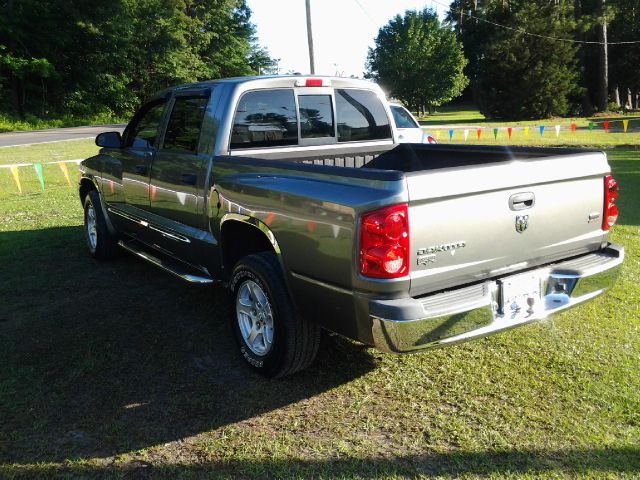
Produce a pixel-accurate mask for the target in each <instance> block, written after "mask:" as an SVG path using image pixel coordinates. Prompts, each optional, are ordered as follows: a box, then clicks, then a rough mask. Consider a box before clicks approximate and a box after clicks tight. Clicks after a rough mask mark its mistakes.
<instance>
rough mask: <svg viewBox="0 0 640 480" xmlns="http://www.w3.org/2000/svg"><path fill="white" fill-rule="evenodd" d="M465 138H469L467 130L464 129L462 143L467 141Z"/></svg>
mask: <svg viewBox="0 0 640 480" xmlns="http://www.w3.org/2000/svg"><path fill="white" fill-rule="evenodd" d="M467 138H469V129H467V128H465V129H464V141H465V142H466V141H467Z"/></svg>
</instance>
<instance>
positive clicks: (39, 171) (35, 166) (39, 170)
mask: <svg viewBox="0 0 640 480" xmlns="http://www.w3.org/2000/svg"><path fill="white" fill-rule="evenodd" d="M33 169H34V170H35V171H36V176H37V177H38V181H39V182H40V186H41V187H42V191H43V192H44V176H43V175H42V164H41V163H34V164H33Z"/></svg>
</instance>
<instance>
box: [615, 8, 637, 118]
mask: <svg viewBox="0 0 640 480" xmlns="http://www.w3.org/2000/svg"><path fill="white" fill-rule="evenodd" d="M613 7H614V15H613V20H612V22H611V25H610V28H609V32H610V41H611V42H624V41H635V40H640V0H617V1H616V2H615V3H614V4H613ZM609 50H610V53H609V59H610V63H609V72H610V83H611V85H613V86H614V87H615V86H617V87H619V89H620V93H621V97H622V98H621V103H623V105H624V104H625V103H626V102H627V100H628V98H627V96H628V95H627V92H628V93H629V94H630V97H631V98H630V100H631V108H633V109H638V108H640V104H639V98H638V97H639V96H640V69H639V68H638V65H640V44H638V43H633V44H618V45H611V46H610V47H609Z"/></svg>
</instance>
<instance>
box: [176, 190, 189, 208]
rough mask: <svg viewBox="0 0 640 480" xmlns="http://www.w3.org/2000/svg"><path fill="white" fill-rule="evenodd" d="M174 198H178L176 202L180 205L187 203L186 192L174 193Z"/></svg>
mask: <svg viewBox="0 0 640 480" xmlns="http://www.w3.org/2000/svg"><path fill="white" fill-rule="evenodd" d="M176 196H177V197H178V201H179V202H180V205H184V204H185V203H186V201H187V194H186V192H176Z"/></svg>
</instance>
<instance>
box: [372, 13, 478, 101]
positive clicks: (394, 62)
mask: <svg viewBox="0 0 640 480" xmlns="http://www.w3.org/2000/svg"><path fill="white" fill-rule="evenodd" d="M466 63H467V60H466V59H465V57H464V54H463V52H462V47H461V45H460V43H459V42H458V41H457V39H456V36H455V33H454V32H453V30H452V29H451V28H449V26H447V25H445V24H443V23H441V22H440V21H439V20H438V16H437V14H436V12H435V11H434V10H431V9H429V8H425V9H424V10H422V11H421V12H417V11H407V12H405V15H404V16H400V15H397V16H396V17H395V18H393V19H392V20H391V21H390V22H389V23H388V24H387V25H385V26H384V27H382V28H381V29H380V30H379V32H378V36H377V37H376V39H375V48H370V49H369V54H368V57H367V73H366V76H367V77H368V78H374V79H376V80H378V81H379V82H380V83H381V84H382V85H383V86H384V87H385V88H386V89H387V90H388V93H389V94H390V95H391V96H393V97H395V98H398V99H399V100H401V101H403V102H404V103H406V104H407V105H409V106H410V107H411V108H413V109H418V108H421V107H423V106H425V105H426V106H428V107H429V109H430V110H431V108H432V107H434V106H438V105H442V104H443V103H445V102H448V101H450V100H451V99H453V98H455V97H457V96H458V95H460V93H461V92H462V90H463V89H464V88H465V86H466V85H467V83H468V80H467V78H466V77H465V75H464V74H463V69H464V67H465V65H466Z"/></svg>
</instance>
